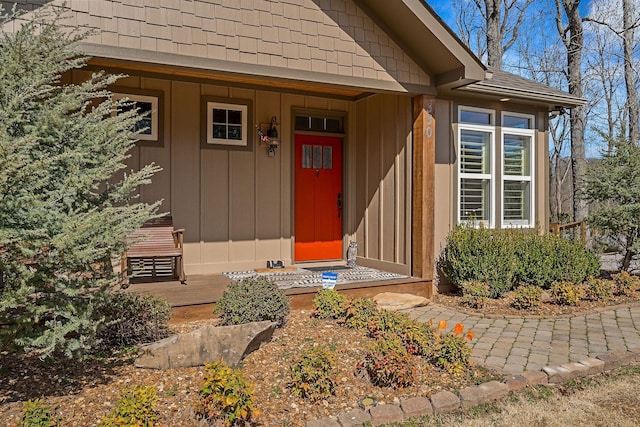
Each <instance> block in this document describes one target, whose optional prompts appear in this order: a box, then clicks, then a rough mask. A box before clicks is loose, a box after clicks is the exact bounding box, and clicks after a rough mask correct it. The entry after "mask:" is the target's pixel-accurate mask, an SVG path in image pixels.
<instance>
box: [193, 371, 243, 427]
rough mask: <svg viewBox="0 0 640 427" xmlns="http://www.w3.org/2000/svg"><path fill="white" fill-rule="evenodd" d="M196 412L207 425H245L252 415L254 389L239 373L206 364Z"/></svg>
mask: <svg viewBox="0 0 640 427" xmlns="http://www.w3.org/2000/svg"><path fill="white" fill-rule="evenodd" d="M195 410H196V415H197V416H198V417H199V418H202V419H205V420H206V421H208V422H210V423H212V422H222V423H224V424H225V425H226V426H233V425H244V424H246V423H248V422H249V421H251V417H252V416H253V414H254V410H253V387H252V386H251V385H250V384H249V383H248V382H247V380H246V379H245V378H244V376H243V375H242V373H241V372H240V371H239V370H235V369H231V368H230V367H228V366H226V365H224V364H223V363H222V362H215V363H210V364H206V365H205V376H204V383H203V384H202V387H200V394H199V400H198V402H197V403H196V405H195Z"/></svg>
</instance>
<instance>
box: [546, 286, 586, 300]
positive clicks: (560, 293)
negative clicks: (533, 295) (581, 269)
mask: <svg viewBox="0 0 640 427" xmlns="http://www.w3.org/2000/svg"><path fill="white" fill-rule="evenodd" d="M550 293H551V298H553V301H554V302H555V303H556V304H558V305H576V304H578V302H579V301H580V299H582V297H584V289H583V288H582V287H580V286H579V285H577V284H575V283H573V282H566V281H559V282H555V283H554V284H553V285H551V290H550Z"/></svg>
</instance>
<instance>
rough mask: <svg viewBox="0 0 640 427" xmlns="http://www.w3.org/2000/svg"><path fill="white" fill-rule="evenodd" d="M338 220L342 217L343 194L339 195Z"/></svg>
mask: <svg viewBox="0 0 640 427" xmlns="http://www.w3.org/2000/svg"><path fill="white" fill-rule="evenodd" d="M337 204H338V218H341V217H342V193H338V203H337Z"/></svg>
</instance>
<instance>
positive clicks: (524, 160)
mask: <svg viewBox="0 0 640 427" xmlns="http://www.w3.org/2000/svg"><path fill="white" fill-rule="evenodd" d="M530 139H531V138H530V137H528V136H521V135H507V134H505V135H504V174H505V175H515V176H529V147H530V143H529V142H530Z"/></svg>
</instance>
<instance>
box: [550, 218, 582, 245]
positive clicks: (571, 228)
mask: <svg viewBox="0 0 640 427" xmlns="http://www.w3.org/2000/svg"><path fill="white" fill-rule="evenodd" d="M576 228H580V241H581V242H582V243H583V244H585V245H586V244H587V223H586V222H585V221H575V222H570V223H568V224H560V223H559V222H552V223H551V224H549V231H550V232H551V233H553V234H555V235H556V236H561V235H562V234H564V233H565V232H571V233H572V234H573V236H574V238H575V236H576V235H575V232H576V231H575V229H576Z"/></svg>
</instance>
